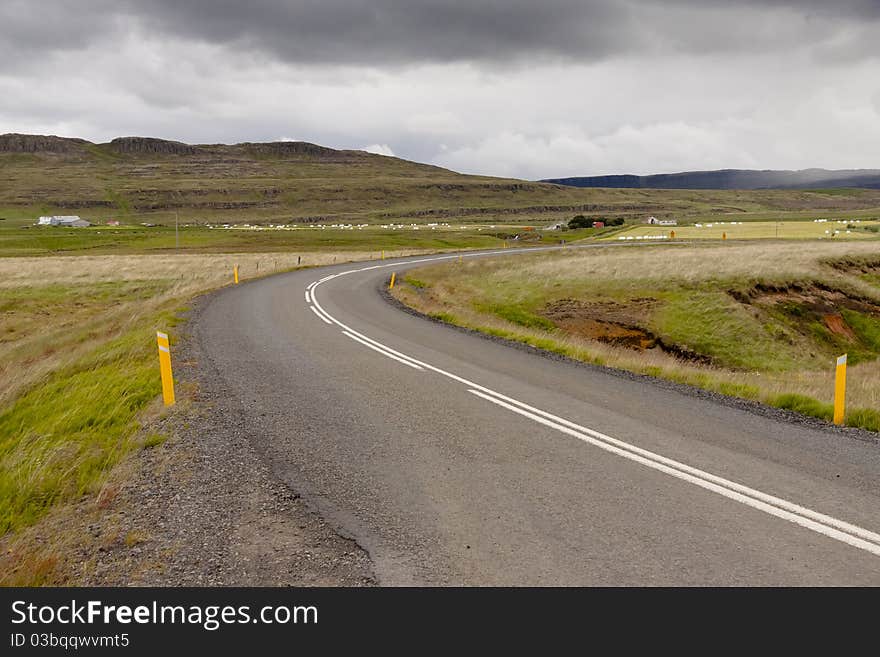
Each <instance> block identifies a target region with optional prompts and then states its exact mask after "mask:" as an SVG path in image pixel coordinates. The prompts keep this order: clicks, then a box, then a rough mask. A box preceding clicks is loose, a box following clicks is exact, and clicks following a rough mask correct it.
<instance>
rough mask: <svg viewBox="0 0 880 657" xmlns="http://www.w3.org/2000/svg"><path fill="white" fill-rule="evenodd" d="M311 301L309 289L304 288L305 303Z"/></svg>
mask: <svg viewBox="0 0 880 657" xmlns="http://www.w3.org/2000/svg"><path fill="white" fill-rule="evenodd" d="M311 302H312V297H311V295H310V294H309V290H308V289H306V303H311Z"/></svg>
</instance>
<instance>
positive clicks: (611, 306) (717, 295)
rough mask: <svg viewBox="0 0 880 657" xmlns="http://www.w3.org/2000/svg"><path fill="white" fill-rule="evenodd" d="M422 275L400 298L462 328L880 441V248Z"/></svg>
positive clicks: (803, 248)
mask: <svg viewBox="0 0 880 657" xmlns="http://www.w3.org/2000/svg"><path fill="white" fill-rule="evenodd" d="M515 260H516V262H512V261H511V260H508V259H505V258H498V259H494V260H480V261H467V262H465V263H462V264H460V265H452V266H449V265H436V266H431V267H425V268H423V269H419V270H414V271H412V272H410V273H409V274H408V275H407V276H406V277H404V279H403V281H402V282H401V284H400V285H398V286H396V287H395V294H396V295H397V296H398V297H399V298H400V299H401V300H403V301H404V302H405V303H407V304H409V305H411V306H413V307H415V308H417V309H419V310H421V311H422V312H425V313H427V314H431V315H434V316H436V317H439V318H441V319H444V320H446V321H450V322H452V323H456V324H461V325H464V326H468V327H471V328H476V329H478V330H482V331H485V332H488V333H491V334H494V335H499V336H502V337H506V338H509V339H513V340H518V341H523V342H526V343H529V344H532V345H534V346H538V347H541V348H544V349H548V350H551V351H555V352H559V353H562V354H565V355H568V356H571V357H573V358H577V359H581V360H585V361H587V362H592V363H598V364H603V365H610V366H614V367H619V368H623V369H628V370H631V371H635V372H639V373H643V374H650V375H653V376H660V377H664V378H668V379H672V380H675V381H679V382H684V383H689V384H692V385H697V386H700V387H703V388H708V389H711V390H716V391H719V392H722V393H725V394H731V395H736V396H740V397H745V398H748V399H755V400H760V401H763V402H765V403H769V404H772V405H775V406H780V407H783V408H790V409H792V410H797V411H800V412H804V413H807V414H811V415H816V416H819V417H822V418H827V419H830V416H831V401H832V397H833V389H834V386H833V376H834V362H835V358H836V357H837V356H838V355H840V354H843V353H848V354H849V363H850V368H849V381H848V400H849V412H848V414H847V423H848V424H851V425H853V426H861V427H865V428H869V429H873V430H875V431H880V412H878V410H877V409H878V400H880V375H878V368H877V362H878V357H880V286H878V281H880V278H878V272H880V255H878V249H877V243H876V242H870V243H869V242H862V243H855V242H850V243H834V242H824V243H812V244H782V243H778V242H777V243H756V244H746V243H741V244H727V245H722V244H715V245H711V246H687V245H685V246H679V247H673V246H665V245H664V246H652V247H644V248H626V247H618V248H609V249H602V250H590V251H588V252H587V251H575V250H569V251H560V252H556V253H553V254H545V255H535V256H524V257H517V258H516V259H515Z"/></svg>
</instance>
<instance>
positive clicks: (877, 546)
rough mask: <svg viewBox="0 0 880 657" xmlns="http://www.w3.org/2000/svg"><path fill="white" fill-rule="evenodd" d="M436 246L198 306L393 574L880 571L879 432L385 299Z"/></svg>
mask: <svg viewBox="0 0 880 657" xmlns="http://www.w3.org/2000/svg"><path fill="white" fill-rule="evenodd" d="M519 253H520V252H518V251H517V252H512V251H506V252H504V255H505V256H514V257H515V256H517V255H519ZM465 257H479V256H475V255H466V256H465ZM435 258H437V257H436V256H433V257H431V259H435ZM446 258H450V257H449V256H446ZM424 260H425V258H413V259H408V260H398V261H384V262H370V263H362V264H349V265H340V266H335V267H329V268H323V269H313V270H303V271H299V272H294V273H290V274H284V275H279V276H273V277H271V278H266V279H262V280H258V281H252V282H247V283H243V284H241V285H238V286H235V287H230V288H228V289H227V290H225V291H223V292H221V293H219V294H217V295H215V296H214V297H212V299H211V300H210V302H209V303H208V304H207V305H206V307H205V308H204V309H203V310H202V311H201V312H200V314H199V315H198V317H197V318H196V320H195V323H196V327H195V328H196V336H197V338H198V339H199V340H200V342H201V344H202V348H203V350H204V353H205V355H206V358H207V359H208V360H209V361H210V366H211V367H213V368H215V370H216V371H217V372H218V374H217V375H218V376H220V377H222V378H223V384H224V386H225V388H226V390H227V394H228V395H229V396H230V397H231V398H232V400H233V401H234V402H236V403H237V404H238V407H239V408H240V411H239V412H240V413H241V414H242V415H243V419H244V420H245V422H244V423H243V424H244V426H247V427H248V429H247V430H248V432H249V438H250V440H251V441H253V443H254V444H255V445H256V446H257V447H258V449H259V450H260V451H261V453H262V454H263V456H264V458H266V459H267V460H268V462H269V463H270V464H271V466H272V469H273V471H274V473H275V474H276V475H277V476H278V477H280V478H281V479H282V480H283V481H285V482H286V483H287V484H288V485H289V486H291V487H292V488H293V489H294V490H296V491H297V492H299V493H300V494H302V495H303V496H304V497H305V498H306V499H307V500H308V501H310V502H311V503H312V504H313V505H314V507H315V508H317V510H318V511H319V512H320V513H321V514H322V515H323V516H324V517H325V518H327V519H328V520H329V521H330V522H331V523H333V524H334V525H335V526H336V527H337V529H338V530H340V531H341V533H343V534H344V535H348V536H350V537H353V538H355V539H356V540H357V541H358V543H359V544H360V545H361V546H363V547H364V548H365V549H366V550H367V551H368V552H369V554H370V557H371V559H372V560H373V563H374V568H375V572H376V574H377V576H378V578H379V581H380V583H381V584H386V585H409V584H442V585H446V584H477V585H483V584H487V585H508V584H513V585H661V584H662V585H739V584H749V585H859V584H872V585H878V584H880V535H878V534H880V486H878V480H880V446H878V444H877V443H875V442H871V441H865V440H859V439H857V438H855V437H850V436H847V435H843V434H841V433H838V432H834V431H827V430H822V429H816V428H810V427H806V426H803V425H800V424H797V423H788V422H785V421H782V420H779V419H774V418H769V417H766V416H763V415H761V414H757V413H753V412H750V411H748V410H743V409H738V408H733V407H731V406H729V405H724V404H720V403H718V402H716V401H713V400H711V399H705V398H699V397H695V396H693V395H689V394H687V393H686V392H681V391H677V390H671V389H669V387H668V386H663V385H658V384H655V383H651V382H646V381H639V380H632V379H629V378H626V377H621V376H617V375H614V374H613V373H608V372H604V371H601V370H597V369H595V368H589V367H584V366H580V365H577V364H573V363H567V362H562V361H558V360H552V359H548V358H544V357H541V356H540V355H537V354H534V353H529V352H527V351H524V350H520V349H513V348H511V347H509V346H505V345H503V344H499V343H496V342H493V341H491V340H488V339H485V338H482V337H479V336H475V335H469V334H466V333H464V332H461V331H457V330H455V329H452V328H450V327H447V326H443V325H441V324H438V323H434V322H429V321H426V320H424V319H421V318H418V317H415V316H413V315H411V314H408V313H406V312H404V311H402V310H400V309H398V308H395V307H393V306H391V305H390V304H389V303H388V302H387V301H386V300H384V299H383V298H382V296H381V292H380V291H381V288H382V287H383V286H384V285H385V284H386V283H387V280H388V278H389V276H390V274H391V272H392V271H395V272H397V274H398V275H400V273H401V272H403V271H404V270H405V269H407V268H409V267H413V266H418V265H419V264H421V263H422V262H424ZM316 281H317V283H316Z"/></svg>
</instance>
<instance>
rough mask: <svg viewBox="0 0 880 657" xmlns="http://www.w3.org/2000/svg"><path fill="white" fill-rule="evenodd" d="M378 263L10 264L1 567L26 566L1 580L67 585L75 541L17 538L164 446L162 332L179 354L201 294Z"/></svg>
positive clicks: (349, 256) (0, 373)
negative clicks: (58, 570)
mask: <svg viewBox="0 0 880 657" xmlns="http://www.w3.org/2000/svg"><path fill="white" fill-rule="evenodd" d="M424 252H425V251H419V250H414V249H407V250H388V251H387V252H386V256H387V257H396V256H401V255H410V254H416V253H424ZM377 257H379V256H378V253H377V252H350V251H338V252H335V253H326V252H304V253H290V252H287V253H246V254H217V255H207V254H183V255H179V256H178V255H145V256H78V257H72V256H71V257H37V258H5V259H4V258H0V310H2V315H0V329H2V333H0V547H2V548H3V550H0V552H4V551H7V550H12V551H11V552H9V553H8V554H7V555H6V556H2V555H0V565H2V567H3V568H6V567H7V566H9V565H10V563H11V562H10V561H9V559H7V558H6V557H7V556H8V557H9V558H13V557H14V561H15V563H14V564H12V565H11V566H10V568H11V569H12V570H10V571H9V573H8V575H9V576H8V577H7V576H6V575H0V584H9V583H17V584H19V585H37V584H45V583H52V582H57V581H59V580H57V578H56V576H55V575H54V574H53V572H54V571H53V569H54V568H55V567H56V566H57V564H58V563H59V559H58V558H56V556H57V555H54V556H53V554H54V553H53V550H54V549H56V548H57V546H60V545H62V544H63V541H64V540H69V537H61V536H50V537H48V538H46V537H43V538H40V533H39V532H36V533H30V534H28V536H29V537H30V538H28V540H26V541H23V542H22V541H16V536H19V535H20V534H22V532H25V533H27V532H28V531H29V530H30V529H31V528H34V527H35V526H38V525H39V523H40V521H41V520H42V519H43V518H45V517H47V516H48V515H57V513H54V512H57V511H58V510H59V509H63V508H65V506H66V505H71V504H79V503H81V502H83V501H84V500H97V499H98V498H99V495H101V494H103V493H102V491H104V493H106V490H105V484H106V482H107V480H108V477H109V476H110V474H111V473H113V472H115V471H116V470H117V469H118V466H119V464H120V462H121V461H123V460H124V459H125V457H126V455H128V454H130V453H132V452H133V451H134V450H137V449H141V448H155V447H157V446H158V445H161V444H162V442H164V440H165V439H166V436H164V435H163V434H160V433H157V432H156V431H155V430H154V429H153V428H152V426H151V423H150V422H145V417H147V416H149V417H152V416H153V415H157V416H158V415H161V414H162V413H164V412H165V411H164V410H161V405H159V406H158V407H157V405H156V400H157V396H158V395H159V393H160V379H159V374H158V365H157V356H156V338H155V332H156V331H157V330H165V331H168V332H169V334H170V336H171V338H172V351H173V349H174V345H175V342H176V339H175V338H176V334H175V331H174V326H175V325H176V323H177V321H178V319H177V318H178V316H179V314H180V312H181V311H182V310H183V309H185V306H186V304H187V303H188V301H189V300H190V299H192V298H193V297H194V296H196V295H197V294H200V293H203V292H207V291H209V290H211V289H215V288H217V287H221V286H223V285H227V284H231V283H232V271H231V268H232V264H233V263H238V264H239V266H240V275H241V278H242V281H243V282H245V281H247V280H248V279H250V278H254V277H258V276H262V275H264V274H269V273H272V272H275V271H279V272H280V271H285V270H290V269H295V268H297V267H305V266H315V265H325V264H332V263H333V262H348V261H353V260H369V259H370V258H377ZM179 392H180V391H179ZM151 409H153V410H151ZM47 541H48V542H47ZM10 546H11V547H10ZM13 571H14V572H13Z"/></svg>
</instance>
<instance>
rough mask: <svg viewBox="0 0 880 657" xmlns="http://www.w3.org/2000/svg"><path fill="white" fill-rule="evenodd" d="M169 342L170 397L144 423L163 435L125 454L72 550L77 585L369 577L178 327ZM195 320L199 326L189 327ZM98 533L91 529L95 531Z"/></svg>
mask: <svg viewBox="0 0 880 657" xmlns="http://www.w3.org/2000/svg"><path fill="white" fill-rule="evenodd" d="M210 298H211V295H207V296H206V297H202V298H200V299H198V300H196V302H195V303H194V305H193V308H192V310H191V311H189V313H188V315H189V320H190V321H189V322H188V323H187V324H185V325H182V326H181V327H180V328H179V329H178V334H180V333H181V332H183V333H184V335H183V339H182V340H181V341H180V342H179V343H177V344H175V345H174V346H173V351H174V368H175V379H176V387H177V392H178V400H179V403H178V405H177V406H176V407H175V409H174V410H173V411H172V412H171V413H169V414H167V415H165V416H164V417H163V418H162V419H160V420H158V421H157V422H155V423H152V424H151V426H150V427H149V428H150V430H151V431H158V432H161V433H163V434H165V435H168V436H170V437H169V439H168V440H167V441H166V442H164V443H162V444H161V445H158V446H156V447H152V448H147V449H143V450H141V451H140V452H138V453H137V454H136V455H135V456H134V457H133V463H130V464H129V470H132V469H133V471H134V472H133V473H132V474H131V476H130V477H129V478H128V479H127V480H125V481H124V483H122V484H121V485H120V488H119V490H118V492H116V494H115V497H114V498H113V500H112V503H111V504H110V505H109V506H110V508H109V509H108V510H107V512H106V513H105V514H104V515H103V517H102V518H101V520H100V521H99V522H97V523H93V524H91V525H90V526H89V527H88V532H89V533H91V534H92V536H94V537H95V541H94V543H95V545H92V546H90V547H89V548H87V549H88V551H89V552H90V554H83V555H81V558H80V561H81V563H82V565H81V567H80V572H79V573H78V576H77V577H76V579H77V580H78V581H79V583H81V584H84V585H105V586H108V585H109V586H119V585H123V586H125V585H152V586H364V585H366V586H369V585H373V584H375V577H374V575H373V569H372V564H371V562H370V559H369V556H368V555H367V553H366V552H365V551H364V550H363V549H362V548H361V547H360V546H359V545H358V544H357V543H356V542H354V541H353V540H351V539H349V538H346V537H343V536H341V535H340V534H339V533H337V532H336V531H335V530H334V528H333V527H331V526H330V525H329V524H328V523H327V522H326V521H325V520H324V519H323V518H321V517H320V516H319V515H318V514H317V513H316V512H315V511H314V510H312V509H310V508H309V507H308V506H307V505H306V503H305V501H304V500H302V499H301V498H300V497H299V496H297V495H296V494H295V493H294V492H293V491H291V490H290V488H288V487H287V486H286V485H285V484H283V483H282V482H280V481H279V480H278V479H276V478H275V477H274V476H273V475H272V473H271V471H270V469H269V467H268V466H267V464H266V463H264V462H263V460H262V459H261V457H260V455H259V453H258V452H257V450H255V449H254V447H253V442H252V441H256V440H257V439H258V434H257V432H258V431H259V427H252V426H247V425H246V424H245V422H244V421H243V414H242V413H241V412H240V410H241V409H239V408H237V407H236V402H235V400H234V399H233V398H232V396H230V395H226V394H224V392H225V391H224V390H223V389H222V387H221V386H222V384H220V383H219V381H220V377H217V376H212V367H213V366H212V364H211V363H210V362H209V361H207V359H205V358H204V357H203V353H202V351H201V349H200V346H199V336H198V334H197V333H196V334H194V335H187V334H185V331H187V330H188V328H187V327H195V326H197V322H194V321H192V320H193V319H194V318H195V317H196V316H197V314H198V313H199V312H200V309H201V308H203V307H204V305H205V304H206V303H208V302H209V300H210ZM193 330H196V331H197V329H193ZM99 537H101V538H99Z"/></svg>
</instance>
